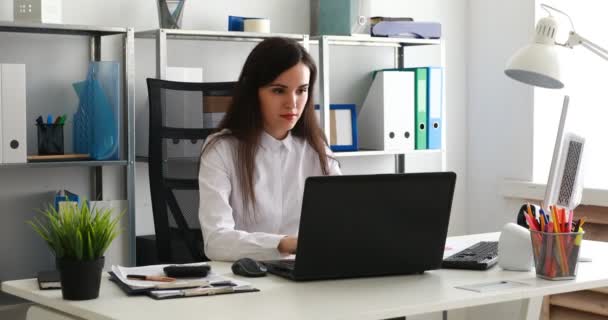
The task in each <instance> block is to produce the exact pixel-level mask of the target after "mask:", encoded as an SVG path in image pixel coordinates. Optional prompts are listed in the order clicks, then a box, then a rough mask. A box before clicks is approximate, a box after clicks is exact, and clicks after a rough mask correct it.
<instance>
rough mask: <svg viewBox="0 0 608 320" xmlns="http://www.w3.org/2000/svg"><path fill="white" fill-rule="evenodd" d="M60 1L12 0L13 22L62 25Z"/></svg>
mask: <svg viewBox="0 0 608 320" xmlns="http://www.w3.org/2000/svg"><path fill="white" fill-rule="evenodd" d="M61 1H62V0H13V18H14V20H15V22H34V23H62V21H61V20H62V3H61Z"/></svg>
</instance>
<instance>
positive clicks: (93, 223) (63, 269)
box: [28, 201, 124, 300]
mask: <svg viewBox="0 0 608 320" xmlns="http://www.w3.org/2000/svg"><path fill="white" fill-rule="evenodd" d="M39 212H40V213H42V215H43V217H44V219H41V220H42V221H41V220H39V219H37V218H34V220H33V221H28V224H29V225H30V226H31V227H32V228H33V229H34V231H36V233H38V234H39V235H40V237H42V239H43V240H44V241H45V242H46V243H47V244H48V246H49V247H50V249H51V251H53V254H54V255H55V258H56V263H57V269H58V270H59V274H60V278H61V293H62V295H63V298H64V299H66V300H88V299H95V298H97V297H98V296H99V285H100V282H101V271H102V268H103V265H104V256H103V254H104V252H105V251H106V250H107V249H108V247H109V246H110V244H111V243H112V240H114V239H115V238H116V237H117V236H118V234H119V230H118V222H119V220H120V218H121V216H122V214H124V212H123V213H121V214H120V215H117V216H116V217H114V218H112V209H110V208H104V209H98V208H95V207H93V208H89V205H88V204H87V201H83V202H82V205H78V204H76V203H74V204H71V203H69V204H68V203H64V204H62V206H61V210H60V211H57V210H56V209H55V207H53V206H52V205H50V204H49V205H48V207H47V208H46V209H44V210H39Z"/></svg>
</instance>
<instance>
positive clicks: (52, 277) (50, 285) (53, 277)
mask: <svg viewBox="0 0 608 320" xmlns="http://www.w3.org/2000/svg"><path fill="white" fill-rule="evenodd" d="M38 288H40V290H49V289H61V278H60V277H59V271H57V270H46V271H40V272H38Z"/></svg>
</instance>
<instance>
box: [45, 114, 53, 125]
mask: <svg viewBox="0 0 608 320" xmlns="http://www.w3.org/2000/svg"><path fill="white" fill-rule="evenodd" d="M46 124H53V115H52V114H50V113H49V115H48V116H46Z"/></svg>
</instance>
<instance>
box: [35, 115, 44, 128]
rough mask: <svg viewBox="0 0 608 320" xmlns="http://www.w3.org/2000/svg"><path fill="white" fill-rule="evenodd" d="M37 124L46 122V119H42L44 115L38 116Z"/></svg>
mask: <svg viewBox="0 0 608 320" xmlns="http://www.w3.org/2000/svg"><path fill="white" fill-rule="evenodd" d="M36 124H37V125H40V126H41V125H43V124H44V121H42V116H38V118H36Z"/></svg>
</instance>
